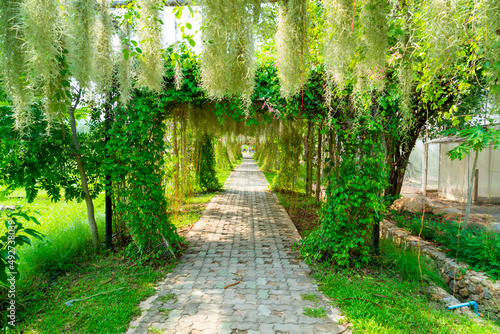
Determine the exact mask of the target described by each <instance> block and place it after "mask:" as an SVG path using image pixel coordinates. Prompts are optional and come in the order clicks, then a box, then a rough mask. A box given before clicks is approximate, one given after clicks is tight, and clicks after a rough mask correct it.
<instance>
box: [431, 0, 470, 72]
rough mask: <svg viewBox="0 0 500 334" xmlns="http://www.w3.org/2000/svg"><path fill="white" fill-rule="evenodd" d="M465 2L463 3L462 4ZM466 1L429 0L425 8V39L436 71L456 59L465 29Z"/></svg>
mask: <svg viewBox="0 0 500 334" xmlns="http://www.w3.org/2000/svg"><path fill="white" fill-rule="evenodd" d="M464 2H465V3H464ZM466 2H467V1H466V0H430V1H427V2H426V3H427V6H426V8H425V15H424V19H425V23H426V33H427V34H428V36H427V38H428V40H429V43H430V56H431V58H433V66H434V67H435V68H436V69H438V68H440V67H441V66H446V64H451V63H453V62H454V61H455V60H456V59H457V58H458V49H459V48H460V43H461V41H462V40H463V38H462V35H463V34H464V31H465V27H466V22H465V21H466V18H465V17H464V13H467V12H468V11H466V10H465V8H466V6H467V3H466Z"/></svg>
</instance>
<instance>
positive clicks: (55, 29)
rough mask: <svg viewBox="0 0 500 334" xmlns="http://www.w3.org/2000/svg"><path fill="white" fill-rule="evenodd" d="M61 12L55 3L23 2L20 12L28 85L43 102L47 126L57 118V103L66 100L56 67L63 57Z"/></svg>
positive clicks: (30, 0) (32, 0)
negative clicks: (24, 42)
mask: <svg viewBox="0 0 500 334" xmlns="http://www.w3.org/2000/svg"><path fill="white" fill-rule="evenodd" d="M60 10H61V9H60V3H59V1H58V0H25V1H24V4H23V8H22V17H23V23H22V29H23V31H24V37H25V41H26V53H27V63H28V75H29V81H30V83H31V85H32V88H33V89H34V91H35V92H36V93H38V94H40V95H41V96H42V98H43V102H44V105H45V109H46V113H45V115H46V118H47V120H48V121H49V123H50V122H52V121H53V120H54V119H56V118H57V116H58V114H59V112H60V111H61V109H60V108H59V106H60V103H61V102H63V103H64V100H65V99H66V98H67V97H66V94H65V93H64V92H62V91H61V87H62V85H61V69H60V66H59V65H60V60H61V57H62V55H63V47H62V45H63V31H62V25H61V16H60Z"/></svg>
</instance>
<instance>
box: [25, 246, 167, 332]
mask: <svg viewBox="0 0 500 334" xmlns="http://www.w3.org/2000/svg"><path fill="white" fill-rule="evenodd" d="M174 266H175V263H173V262H166V261H164V263H163V264H162V265H161V266H158V265H157V266H152V265H146V266H140V265H136V261H132V260H129V259H127V258H125V257H123V256H120V255H119V254H109V253H107V252H105V251H101V252H99V253H94V254H93V255H91V256H87V257H86V258H85V259H81V262H78V263H75V265H74V266H73V268H72V269H71V270H69V271H67V272H65V273H63V274H61V275H59V276H57V277H56V278H54V279H53V280H36V282H33V284H31V286H30V287H29V288H27V289H25V290H24V291H23V292H22V297H21V300H19V301H18V307H19V311H18V313H17V317H18V319H19V320H21V321H20V323H19V324H18V326H17V327H16V331H17V332H18V333H22V332H23V331H24V333H123V332H125V331H126V330H127V328H128V326H129V322H130V321H131V320H132V319H133V318H134V317H136V316H137V315H139V313H140V310H139V308H138V304H139V302H140V301H141V300H144V299H145V298H147V297H149V296H151V295H153V294H154V293H155V289H154V286H155V285H156V283H157V281H158V280H159V279H160V278H162V277H164V275H165V274H167V273H168V272H170V271H171V270H172V268H173V267H174ZM88 297H90V298H89V299H85V300H80V301H74V302H72V303H71V304H72V306H67V305H66V304H65V303H67V302H69V301H71V300H74V299H84V298H88Z"/></svg>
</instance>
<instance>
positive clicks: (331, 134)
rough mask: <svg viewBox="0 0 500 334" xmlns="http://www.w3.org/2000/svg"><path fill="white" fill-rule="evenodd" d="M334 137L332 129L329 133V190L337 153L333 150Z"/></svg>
mask: <svg viewBox="0 0 500 334" xmlns="http://www.w3.org/2000/svg"><path fill="white" fill-rule="evenodd" d="M334 137H335V136H334V135H333V130H332V129H330V131H329V133H328V174H327V178H328V179H327V181H328V185H327V190H328V188H329V187H330V184H331V178H332V173H333V168H334V166H335V164H334V158H335V154H334V152H333V150H334V143H333V141H334Z"/></svg>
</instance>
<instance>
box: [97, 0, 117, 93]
mask: <svg viewBox="0 0 500 334" xmlns="http://www.w3.org/2000/svg"><path fill="white" fill-rule="evenodd" d="M109 5H110V2H109V1H108V0H102V1H100V2H99V4H98V15H99V16H98V18H97V21H96V25H95V34H96V36H95V41H94V52H95V62H94V66H95V67H94V73H95V76H94V80H95V85H96V90H97V92H98V93H101V94H106V93H107V92H108V91H109V90H110V89H111V85H112V79H113V59H112V57H111V55H112V54H113V48H112V45H111V39H112V38H113V32H114V28H113V22H112V20H111V16H110V10H109Z"/></svg>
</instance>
